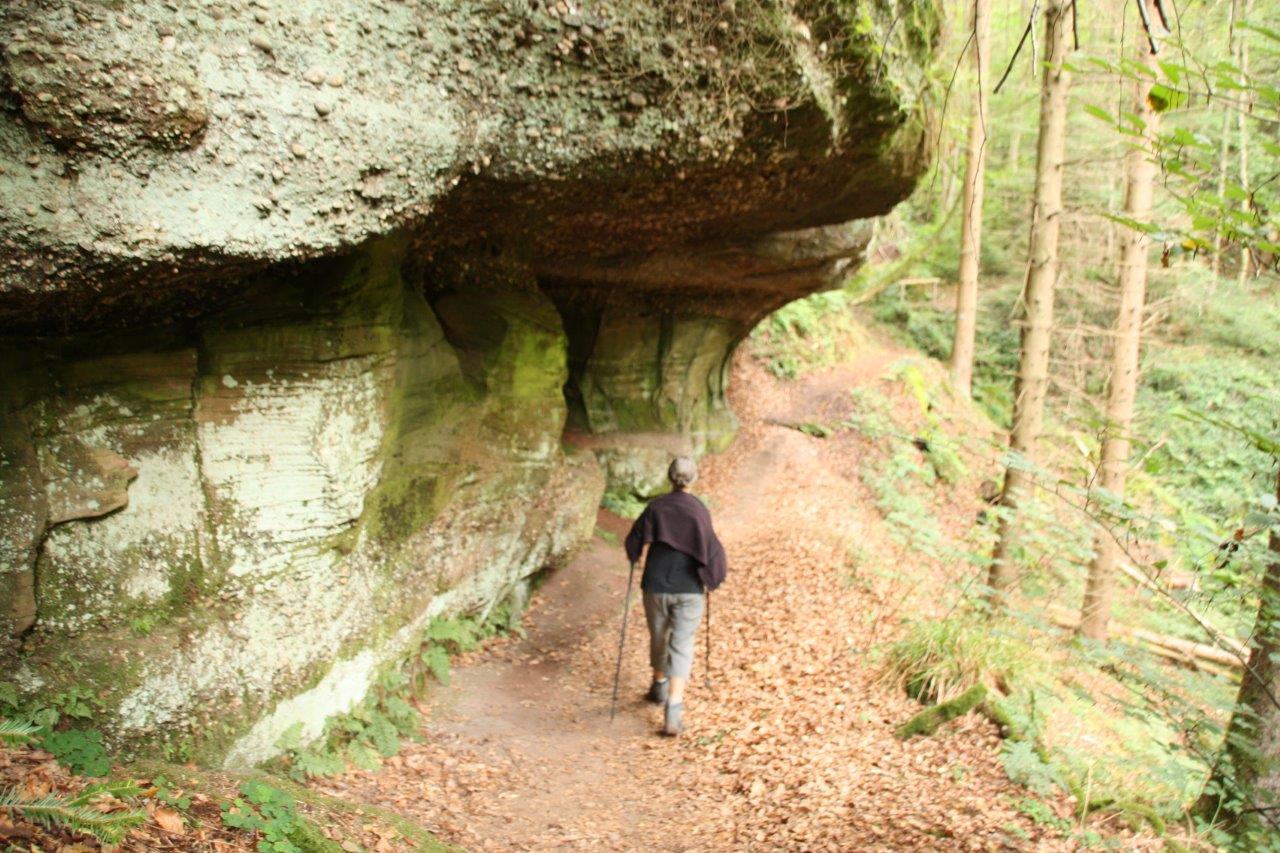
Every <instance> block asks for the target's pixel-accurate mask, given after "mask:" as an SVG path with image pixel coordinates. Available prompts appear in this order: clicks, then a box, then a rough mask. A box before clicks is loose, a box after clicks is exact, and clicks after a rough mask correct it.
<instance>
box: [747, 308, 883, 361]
mask: <svg viewBox="0 0 1280 853" xmlns="http://www.w3.org/2000/svg"><path fill="white" fill-rule="evenodd" d="M851 308H852V306H851V304H850V297H849V294H848V293H847V292H846V291H843V290H835V291H830V292H827V293H815V294H814V295H812V296H808V297H806V298H804V299H797V300H796V301H795V302H790V303H788V304H787V305H784V306H783V307H782V308H779V309H778V310H777V311H775V312H773V313H772V314H770V315H769V316H768V317H766V318H765V319H764V320H762V321H760V323H759V325H757V326H756V327H755V328H754V329H753V330H752V331H751V346H752V351H753V352H754V353H755V354H756V357H757V358H759V359H760V360H761V361H762V362H763V363H764V366H765V367H766V368H767V369H768V370H769V372H770V373H772V374H773V375H774V376H777V377H778V378H779V379H794V378H796V377H797V376H799V375H800V374H801V373H806V372H808V371H811V370H816V369H819V368H822V367H829V366H831V365H833V364H836V363H837V362H839V361H840V360H841V359H845V358H848V356H849V349H850V348H851V347H853V346H856V345H857V343H858V341H859V340H861V339H862V338H863V337H864V335H863V333H862V327H861V326H860V325H859V324H858V323H857V321H856V320H855V319H854V316H853V314H852V310H851Z"/></svg>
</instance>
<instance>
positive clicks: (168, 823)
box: [151, 806, 187, 835]
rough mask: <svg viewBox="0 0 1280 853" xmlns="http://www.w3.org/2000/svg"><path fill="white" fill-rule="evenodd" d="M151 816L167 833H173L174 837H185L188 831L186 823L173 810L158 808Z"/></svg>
mask: <svg viewBox="0 0 1280 853" xmlns="http://www.w3.org/2000/svg"><path fill="white" fill-rule="evenodd" d="M151 816H152V817H153V818H154V819H155V822H156V823H157V824H158V825H159V826H160V828H161V829H163V830H164V831H165V832H172V833H173V834H174V835H185V834H186V831H187V825H186V821H184V820H183V819H182V815H181V814H179V813H178V812H176V811H174V810H173V809H167V808H164V807H162V806H161V807H157V808H156V810H155V811H154V812H152V814H151Z"/></svg>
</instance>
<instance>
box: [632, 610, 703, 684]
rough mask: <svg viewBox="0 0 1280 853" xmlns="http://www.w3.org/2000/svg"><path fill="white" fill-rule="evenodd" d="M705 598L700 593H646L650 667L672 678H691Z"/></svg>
mask: <svg viewBox="0 0 1280 853" xmlns="http://www.w3.org/2000/svg"><path fill="white" fill-rule="evenodd" d="M704 605H705V597H704V596H703V594H702V593H700V592H678V593H669V592H646V593H645V594H644V618H645V621H646V622H648V623H649V665H650V666H651V667H653V668H654V669H656V670H658V671H659V672H665V673H666V674H667V677H669V678H688V677H689V670H690V669H691V668H692V667H693V638H694V634H695V633H696V632H697V630H698V623H699V622H701V621H702V609H703V607H704Z"/></svg>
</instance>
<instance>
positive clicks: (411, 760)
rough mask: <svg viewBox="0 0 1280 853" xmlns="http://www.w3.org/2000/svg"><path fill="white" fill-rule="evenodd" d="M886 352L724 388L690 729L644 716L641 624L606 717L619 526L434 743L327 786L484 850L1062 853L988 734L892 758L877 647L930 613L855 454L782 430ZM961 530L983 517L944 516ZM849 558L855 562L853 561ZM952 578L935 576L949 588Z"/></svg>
mask: <svg viewBox="0 0 1280 853" xmlns="http://www.w3.org/2000/svg"><path fill="white" fill-rule="evenodd" d="M897 355H899V354H898V353H896V352H894V351H892V350H891V349H884V348H880V349H877V350H876V354H875V355H874V357H869V358H868V359H866V360H864V361H863V362H862V363H860V364H858V365H854V366H843V367H840V368H834V369H831V370H827V371H824V372H822V373H819V374H815V375H811V376H808V377H805V378H801V379H799V380H796V381H793V382H786V383H783V382H779V381H777V380H775V379H773V378H772V377H771V376H769V375H768V374H767V373H765V372H764V370H763V369H762V368H761V367H760V366H759V365H758V364H757V363H755V362H754V361H752V360H751V359H750V357H748V356H745V355H743V356H740V357H739V359H738V362H737V363H736V365H735V368H734V380H733V384H732V387H733V391H734V393H733V397H734V406H735V410H736V411H737V412H738V415H739V417H740V419H741V422H742V429H741V432H740V435H739V437H738V439H737V441H736V442H735V444H734V445H733V446H732V447H731V448H730V449H729V450H728V451H727V452H726V453H724V454H722V455H720V456H718V457H715V458H711V459H708V460H706V461H705V462H704V464H703V476H702V479H701V480H700V481H699V482H698V484H697V485H696V487H695V491H696V492H697V493H698V494H700V495H701V496H703V497H704V498H705V499H706V500H707V501H708V503H709V504H710V506H711V510H712V515H713V518H714V520H715V523H716V525H717V528H718V530H719V532H720V535H721V538H722V539H723V540H724V543H725V546H726V549H727V551H728V555H729V567H730V574H729V580H728V582H727V583H726V584H725V586H724V587H723V588H722V590H721V591H718V592H717V593H715V594H714V595H713V596H712V602H711V607H712V620H713V622H712V638H713V646H714V647H713V662H712V670H711V678H712V681H713V684H712V686H711V688H710V689H708V688H707V687H705V686H704V684H703V676H704V672H703V658H702V654H703V645H702V644H703V640H704V638H703V634H702V633H701V632H700V633H699V635H698V657H697V662H696V664H695V671H694V675H693V682H692V684H691V688H690V692H689V695H688V697H687V712H686V718H687V729H686V732H685V734H684V735H683V736H682V737H681V738H679V739H678V740H670V739H666V738H661V737H659V736H658V735H657V729H658V726H659V723H660V710H659V709H658V708H656V707H655V706H651V705H648V704H646V703H644V702H643V700H642V694H643V693H644V691H645V689H646V687H647V678H648V673H647V669H646V665H647V660H646V657H647V656H646V653H645V629H644V624H643V615H642V611H641V610H640V608H639V607H638V606H637V607H636V608H635V609H634V610H633V611H632V618H631V626H630V630H629V632H628V637H627V648H626V658H625V666H624V670H623V684H622V698H621V701H620V703H619V711H618V716H617V719H616V720H615V721H614V722H612V723H611V722H610V720H609V693H610V685H611V680H612V676H613V662H614V654H615V652H616V648H617V647H616V643H617V638H618V625H619V616H620V610H621V608H620V602H621V599H622V594H623V590H624V588H625V586H626V573H627V566H626V562H625V557H624V556H623V553H622V550H621V546H620V539H621V535H622V534H623V533H624V532H625V530H626V525H627V523H626V522H624V521H622V520H620V519H617V518H613V517H607V516H605V515H603V514H602V516H601V523H600V528H601V530H602V531H603V533H600V532H599V531H598V535H597V537H596V539H595V540H594V541H593V543H592V544H591V546H590V547H589V548H588V549H587V550H586V551H584V552H583V553H582V554H581V555H580V556H579V557H578V558H577V559H576V560H574V561H573V563H572V564H571V565H569V566H568V567H567V568H565V569H563V570H561V571H560V572H558V573H556V574H554V575H552V576H551V578H550V579H549V580H548V582H547V583H546V585H545V586H544V587H543V588H542V590H541V591H540V593H539V594H538V596H537V598H536V602H535V605H534V607H533V608H532V610H531V612H530V614H529V616H528V617H527V620H526V622H527V625H528V629H529V630H528V636H527V638H525V639H516V638H509V639H506V640H503V641H499V642H498V643H496V644H493V645H491V646H490V647H488V648H487V649H485V650H483V651H481V652H479V653H476V654H474V655H472V656H471V657H470V658H469V659H467V660H464V661H463V662H462V664H461V665H460V666H459V667H458V668H457V669H456V670H455V675H454V678H453V681H452V684H451V686H450V687H449V688H447V689H440V690H438V691H437V693H436V697H437V698H436V699H435V700H434V701H433V702H432V704H431V706H430V707H429V708H426V717H427V719H426V722H425V724H424V725H425V735H426V736H425V742H423V743H418V744H411V745H407V746H406V748H405V750H404V751H403V752H402V754H401V755H399V756H397V757H395V758H394V759H392V760H391V761H389V762H388V763H387V765H386V766H384V767H383V768H382V769H381V770H379V771H376V772H371V773H366V772H353V773H350V774H348V775H347V776H345V777H342V778H341V779H338V780H331V781H329V782H326V783H322V784H320V785H319V786H318V787H321V788H326V789H330V790H333V791H335V792H340V793H342V794H343V795H345V796H351V797H356V798H358V799H364V800H367V801H369V802H373V803H377V804H380V805H385V806H389V807H391V808H393V809H395V810H397V811H399V812H401V813H404V814H406V815H407V816H410V817H412V818H414V819H416V820H418V821H421V822H422V823H423V824H425V825H426V826H428V827H429V828H431V829H433V830H435V831H437V832H438V833H439V834H440V835H441V836H442V837H444V838H446V839H449V840H451V841H454V842H456V843H458V844H460V845H462V846H464V847H467V848H469V849H473V850H489V849H494V850H548V849H626V850H640V849H644V850H686V851H687V850H729V849H732V850H742V849H759V850H765V849H778V848H788V849H807V850H854V849H858V850H862V849H921V848H927V849H999V848H1007V847H1017V848H1037V849H1046V848H1047V847H1052V846H1055V845H1058V844H1062V843H1063V842H1061V841H1050V840H1049V839H1046V838H1044V837H1042V835H1041V831H1040V830H1039V829H1038V828H1037V827H1036V826H1035V825H1034V824H1032V823H1031V822H1030V821H1028V820H1027V819H1026V818H1025V817H1023V816H1021V814H1020V813H1019V812H1017V810H1015V808H1014V807H1013V803H1014V801H1016V800H1018V799H1020V798H1022V797H1023V796H1025V792H1024V791H1022V790H1021V789H1018V788H1016V787H1015V786H1013V785H1012V784H1011V783H1010V782H1009V781H1008V780H1007V778H1006V777H1005V776H1004V774H1003V772H1002V771H1001V768H1000V765H999V762H998V759H997V753H998V750H999V741H998V739H997V734H996V731H995V729H994V727H993V726H992V725H991V724H990V723H989V722H987V721H986V720H985V719H982V718H979V717H976V716H971V717H968V718H964V719H962V720H960V721H958V722H957V723H955V724H952V725H951V726H950V727H948V728H946V729H944V730H943V731H942V732H941V733H940V734H939V735H938V736H936V737H933V738H917V739H915V740H912V741H909V742H906V743H902V742H900V741H898V740H896V739H895V738H894V736H893V729H894V727H895V726H896V725H898V724H899V723H901V722H902V721H904V720H906V719H907V718H909V717H910V716H911V715H912V714H914V713H915V712H916V711H918V710H919V706H917V705H915V704H914V703H913V702H912V701H910V700H909V699H907V698H906V697H905V696H903V695H901V691H899V690H897V689H895V688H894V687H892V686H889V685H885V684H882V683H880V682H879V681H878V680H877V679H878V672H877V666H876V664H875V655H874V650H875V648H876V646H877V645H878V644H881V643H884V642H885V641H887V640H892V639H893V638H894V636H896V634H897V632H898V631H899V630H900V624H901V622H902V620H903V619H904V618H906V617H910V616H917V615H921V613H927V612H928V609H929V606H930V603H931V602H933V601H935V600H936V595H935V594H934V591H933V590H931V589H930V588H929V587H930V583H932V582H933V581H931V580H929V578H930V576H929V574H928V572H929V571H930V570H928V569H923V570H917V569H916V567H914V566H912V565H911V564H910V563H908V562H907V561H908V560H911V559H912V555H911V554H909V553H904V552H903V551H901V550H900V549H899V548H898V547H897V546H895V545H894V544H893V543H892V542H890V541H889V539H888V538H887V536H886V534H885V533H884V531H883V526H884V525H883V521H882V520H881V518H880V516H879V514H878V512H877V511H876V510H875V509H874V504H873V502H872V500H871V499H870V497H869V496H868V494H867V490H866V487H865V486H864V485H863V484H862V483H861V481H860V480H859V477H858V470H859V468H858V463H859V455H860V448H861V447H862V445H861V444H860V443H859V442H860V438H859V437H858V436H857V434H856V433H855V432H853V431H842V432H840V433H838V434H835V435H832V436H831V437H829V438H826V439H820V438H815V437H812V436H809V435H806V434H804V433H803V432H801V431H798V430H796V429H792V428H788V427H785V426H781V425H779V424H778V422H780V421H781V422H792V423H794V422H822V423H830V422H832V421H834V420H837V419H839V418H841V417H845V416H847V415H848V409H849V405H850V403H849V400H850V396H849V390H850V388H852V387H855V386H857V385H859V384H861V383H870V382H875V381H878V380H879V378H880V377H881V376H882V375H883V374H884V372H885V370H886V369H887V368H888V367H889V365H890V364H891V363H892V362H893V361H894V359H895V358H896V357H897ZM956 512H957V514H958V515H957V517H959V515H960V514H963V515H968V517H969V518H972V515H970V514H969V513H970V512H971V510H970V508H969V502H968V501H967V499H966V500H959V499H958V500H957V510H956ZM855 553H856V554H857V555H858V559H857V560H856V561H855V560H853V559H851V556H850V555H851V554H855ZM945 580H946V578H941V577H940V578H936V582H938V583H943V582H945Z"/></svg>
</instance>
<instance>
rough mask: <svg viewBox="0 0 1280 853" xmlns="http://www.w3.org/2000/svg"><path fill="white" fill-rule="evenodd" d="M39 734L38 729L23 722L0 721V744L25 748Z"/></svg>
mask: <svg viewBox="0 0 1280 853" xmlns="http://www.w3.org/2000/svg"><path fill="white" fill-rule="evenodd" d="M39 732H40V727H39V726H37V725H35V724H33V723H28V722H26V721H24V720H0V744H4V745H5V746H25V745H26V744H28V743H30V742H31V741H32V739H33V738H35V737H36V735H37V734H38V733H39Z"/></svg>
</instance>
